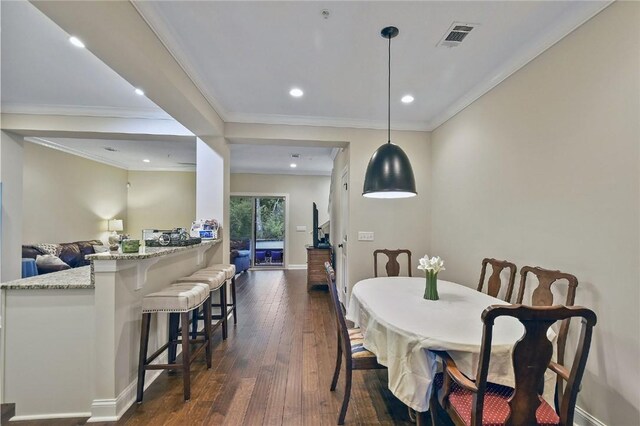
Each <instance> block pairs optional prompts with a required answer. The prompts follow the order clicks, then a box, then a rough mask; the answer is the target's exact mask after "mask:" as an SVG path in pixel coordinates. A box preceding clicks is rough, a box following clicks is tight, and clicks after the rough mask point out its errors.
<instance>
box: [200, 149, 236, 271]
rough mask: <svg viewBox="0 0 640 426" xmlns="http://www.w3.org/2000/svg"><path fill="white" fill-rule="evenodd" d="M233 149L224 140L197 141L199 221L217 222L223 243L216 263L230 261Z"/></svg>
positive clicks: (216, 251)
mask: <svg viewBox="0 0 640 426" xmlns="http://www.w3.org/2000/svg"><path fill="white" fill-rule="evenodd" d="M229 176H230V173H229V148H228V147H227V144H226V142H225V140H224V138H211V139H207V141H206V142H205V141H204V140H202V139H200V138H198V139H197V140H196V218H197V219H211V218H214V219H217V220H218V222H219V223H220V226H222V235H221V237H222V239H223V243H222V244H221V245H219V246H216V247H215V248H214V250H215V253H214V258H213V261H214V262H218V263H227V262H229V251H230V249H229V187H230V184H229Z"/></svg>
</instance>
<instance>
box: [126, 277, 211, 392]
mask: <svg viewBox="0 0 640 426" xmlns="http://www.w3.org/2000/svg"><path fill="white" fill-rule="evenodd" d="M209 294H210V293H209V286H208V285H206V284H202V283H189V284H178V285H172V286H170V287H167V288H165V289H164V290H161V291H158V292H156V293H151V294H148V295H147V296H145V297H144V298H143V299H142V330H141V332H140V357H139V359H138V389H137V396H136V402H138V403H141V402H142V397H143V393H144V377H145V373H146V371H147V370H178V369H180V370H182V375H183V392H184V400H185V401H187V400H189V399H190V398H191V376H190V374H191V367H190V365H191V362H192V361H193V359H194V358H195V357H196V356H197V355H198V354H199V353H200V352H201V351H202V349H203V348H204V349H205V350H206V361H207V368H211V332H210V328H211V324H210V323H209V324H208V325H207V322H206V321H205V335H204V338H203V339H202V340H198V339H192V340H190V339H189V313H190V312H191V311H193V310H196V309H198V308H199V307H200V306H202V305H204V309H205V312H207V313H211V303H209ZM159 312H165V313H168V314H169V315H170V316H171V315H175V316H179V317H180V319H181V321H182V325H183V326H182V338H181V340H180V341H178V340H177V336H176V339H175V340H172V338H171V337H169V341H168V342H167V343H165V344H164V345H162V346H161V347H160V348H159V349H158V350H157V351H155V352H154V353H153V354H152V355H151V356H150V357H149V358H147V349H148V347H149V329H150V325H151V314H154V313H159ZM178 343H181V344H182V365H181V366H178V365H176V364H174V363H172V362H170V363H169V364H151V362H153V360H155V359H156V358H157V357H158V356H160V354H161V353H162V352H164V350H165V349H167V348H168V347H171V346H177V344H178ZM191 343H196V344H199V345H198V347H197V348H196V350H195V351H194V352H193V354H191V348H190V346H189V345H190V344H191Z"/></svg>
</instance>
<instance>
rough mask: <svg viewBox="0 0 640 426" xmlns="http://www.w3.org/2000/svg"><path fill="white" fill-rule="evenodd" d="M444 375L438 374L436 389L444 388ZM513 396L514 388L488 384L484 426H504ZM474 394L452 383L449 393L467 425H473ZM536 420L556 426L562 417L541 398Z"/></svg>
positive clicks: (538, 422)
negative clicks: (510, 399)
mask: <svg viewBox="0 0 640 426" xmlns="http://www.w3.org/2000/svg"><path fill="white" fill-rule="evenodd" d="M442 383H443V376H442V373H438V374H436V377H435V380H434V385H435V389H440V388H442ZM511 395H513V388H510V387H509V386H503V385H499V384H496V383H491V382H487V388H486V390H485V394H484V410H483V411H482V424H483V426H502V425H504V424H505V422H506V420H507V417H508V416H509V414H510V413H511V410H510V409H509V398H511ZM472 400H473V393H472V392H471V391H468V390H466V389H464V388H463V387H461V386H460V385H458V384H457V383H456V382H454V381H453V380H452V381H451V392H450V393H449V403H450V404H451V407H452V408H453V409H454V410H456V412H457V413H458V414H459V415H460V417H461V418H462V419H464V422H465V424H467V425H471V407H473V402H472ZM536 420H537V424H538V426H555V425H558V424H560V417H558V414H557V413H556V411H555V410H554V409H553V407H551V405H549V404H548V403H547V402H546V401H545V400H543V399H542V398H540V406H539V407H538V410H536Z"/></svg>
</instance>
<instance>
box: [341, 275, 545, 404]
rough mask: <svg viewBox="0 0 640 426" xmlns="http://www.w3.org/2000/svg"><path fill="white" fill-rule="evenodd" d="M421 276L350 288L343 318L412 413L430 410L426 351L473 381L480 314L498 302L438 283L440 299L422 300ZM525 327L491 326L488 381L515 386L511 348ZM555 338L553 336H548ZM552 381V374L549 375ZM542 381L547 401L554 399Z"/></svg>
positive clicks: (430, 368)
mask: <svg viewBox="0 0 640 426" xmlns="http://www.w3.org/2000/svg"><path fill="white" fill-rule="evenodd" d="M425 283H426V280H425V278H408V277H385V278H370V279H366V280H363V281H360V282H358V283H357V284H356V285H355V286H354V287H353V292H352V295H351V299H350V301H349V306H348V308H347V318H348V319H349V320H351V321H353V322H354V323H355V324H356V326H358V327H360V328H361V329H362V331H363V334H364V346H365V347H366V348H367V349H368V350H370V351H371V352H373V353H375V354H376V356H377V358H378V362H379V363H380V364H382V365H384V366H386V367H387V368H388V370H389V371H388V373H389V390H391V392H392V393H393V394H394V395H395V396H396V397H398V399H400V400H401V401H402V402H404V403H405V404H406V405H408V406H409V407H411V408H413V409H414V410H416V411H427V410H428V409H429V397H430V394H431V384H432V381H433V377H434V376H435V374H436V372H437V362H436V358H435V356H434V355H433V353H431V352H430V350H444V351H447V352H448V353H449V355H450V356H451V357H452V358H453V359H454V360H455V361H456V363H457V365H458V367H459V368H460V371H462V372H463V373H464V374H466V375H467V376H468V377H471V378H473V377H475V373H476V368H477V367H476V366H477V361H478V354H479V352H480V344H481V340H482V327H483V323H482V320H481V318H480V316H481V314H482V312H483V311H484V310H485V309H486V308H487V307H488V306H489V305H506V303H505V302H504V301H502V300H499V299H496V298H494V297H491V296H488V295H486V294H484V293H480V292H478V291H476V290H473V289H470V288H468V287H465V286H462V285H459V284H455V283H451V282H448V281H442V280H438V293H439V296H440V300H437V301H430V300H424V298H423V294H424V289H425ZM523 332H524V327H523V326H522V324H520V322H519V321H517V320H515V319H511V318H498V319H497V320H496V322H495V326H494V332H493V341H492V350H491V363H490V368H489V381H492V382H495V383H501V384H504V385H507V386H513V385H514V379H513V367H512V365H511V349H512V347H513V345H514V343H515V342H516V341H517V340H518V339H519V338H520V337H521V336H522V334H523ZM550 337H553V336H550ZM549 377H550V378H551V379H553V376H549ZM553 391H554V389H553V381H549V380H547V381H546V384H545V398H546V399H548V398H549V397H551V398H552V397H553Z"/></svg>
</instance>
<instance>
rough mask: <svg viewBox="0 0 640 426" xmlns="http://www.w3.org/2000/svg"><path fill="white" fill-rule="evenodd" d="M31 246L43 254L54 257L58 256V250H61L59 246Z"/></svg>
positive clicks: (41, 244) (49, 244)
mask: <svg viewBox="0 0 640 426" xmlns="http://www.w3.org/2000/svg"><path fill="white" fill-rule="evenodd" d="M33 246H34V247H35V248H37V249H39V250H40V251H42V252H43V253H45V254H52V255H54V256H60V250H62V247H61V246H60V244H52V243H38V244H34V245H33Z"/></svg>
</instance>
